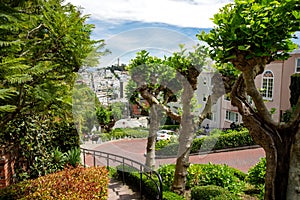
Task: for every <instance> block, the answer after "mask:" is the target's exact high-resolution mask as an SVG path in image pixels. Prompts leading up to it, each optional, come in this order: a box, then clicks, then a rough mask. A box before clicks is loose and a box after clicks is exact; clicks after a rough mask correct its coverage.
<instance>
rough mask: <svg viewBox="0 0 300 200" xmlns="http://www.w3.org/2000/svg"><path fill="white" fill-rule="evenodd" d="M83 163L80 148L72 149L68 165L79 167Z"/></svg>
mask: <svg viewBox="0 0 300 200" xmlns="http://www.w3.org/2000/svg"><path fill="white" fill-rule="evenodd" d="M80 163H81V158H80V148H72V149H71V150H69V151H68V153H67V164H69V165H72V166H73V167H76V166H78V165H79V164H80Z"/></svg>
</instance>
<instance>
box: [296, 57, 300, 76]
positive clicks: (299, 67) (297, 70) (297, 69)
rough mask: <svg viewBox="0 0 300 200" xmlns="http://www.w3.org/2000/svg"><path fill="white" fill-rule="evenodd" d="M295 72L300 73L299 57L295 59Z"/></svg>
mask: <svg viewBox="0 0 300 200" xmlns="http://www.w3.org/2000/svg"><path fill="white" fill-rule="evenodd" d="M295 73H300V58H296V59H295Z"/></svg>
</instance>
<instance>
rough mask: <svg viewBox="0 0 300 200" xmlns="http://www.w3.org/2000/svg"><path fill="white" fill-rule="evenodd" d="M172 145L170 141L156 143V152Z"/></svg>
mask: <svg viewBox="0 0 300 200" xmlns="http://www.w3.org/2000/svg"><path fill="white" fill-rule="evenodd" d="M169 144H170V140H159V141H157V142H156V143H155V150H156V151H157V150H160V149H162V148H164V147H166V146H167V145H169Z"/></svg>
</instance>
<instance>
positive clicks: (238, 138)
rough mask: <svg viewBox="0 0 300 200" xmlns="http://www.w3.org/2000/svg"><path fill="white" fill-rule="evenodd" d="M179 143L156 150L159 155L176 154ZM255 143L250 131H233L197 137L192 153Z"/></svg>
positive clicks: (192, 146)
mask: <svg viewBox="0 0 300 200" xmlns="http://www.w3.org/2000/svg"><path fill="white" fill-rule="evenodd" d="M178 145H179V144H178V143H175V144H170V145H168V146H165V147H164V148H161V149H159V150H158V151H156V155H157V156H176V155H177V152H178ZM252 145H255V143H254V141H253V140H252V138H251V136H250V135H249V133H248V131H240V132H237V131H233V132H229V133H226V134H221V135H219V134H215V135H212V136H207V137H202V138H195V139H194V140H193V142H192V145H191V153H201V152H207V151H213V150H221V149H227V148H235V147H243V146H252Z"/></svg>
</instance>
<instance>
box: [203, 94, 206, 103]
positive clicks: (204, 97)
mask: <svg viewBox="0 0 300 200" xmlns="http://www.w3.org/2000/svg"><path fill="white" fill-rule="evenodd" d="M202 101H204V102H205V101H207V96H206V94H203V97H202Z"/></svg>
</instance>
